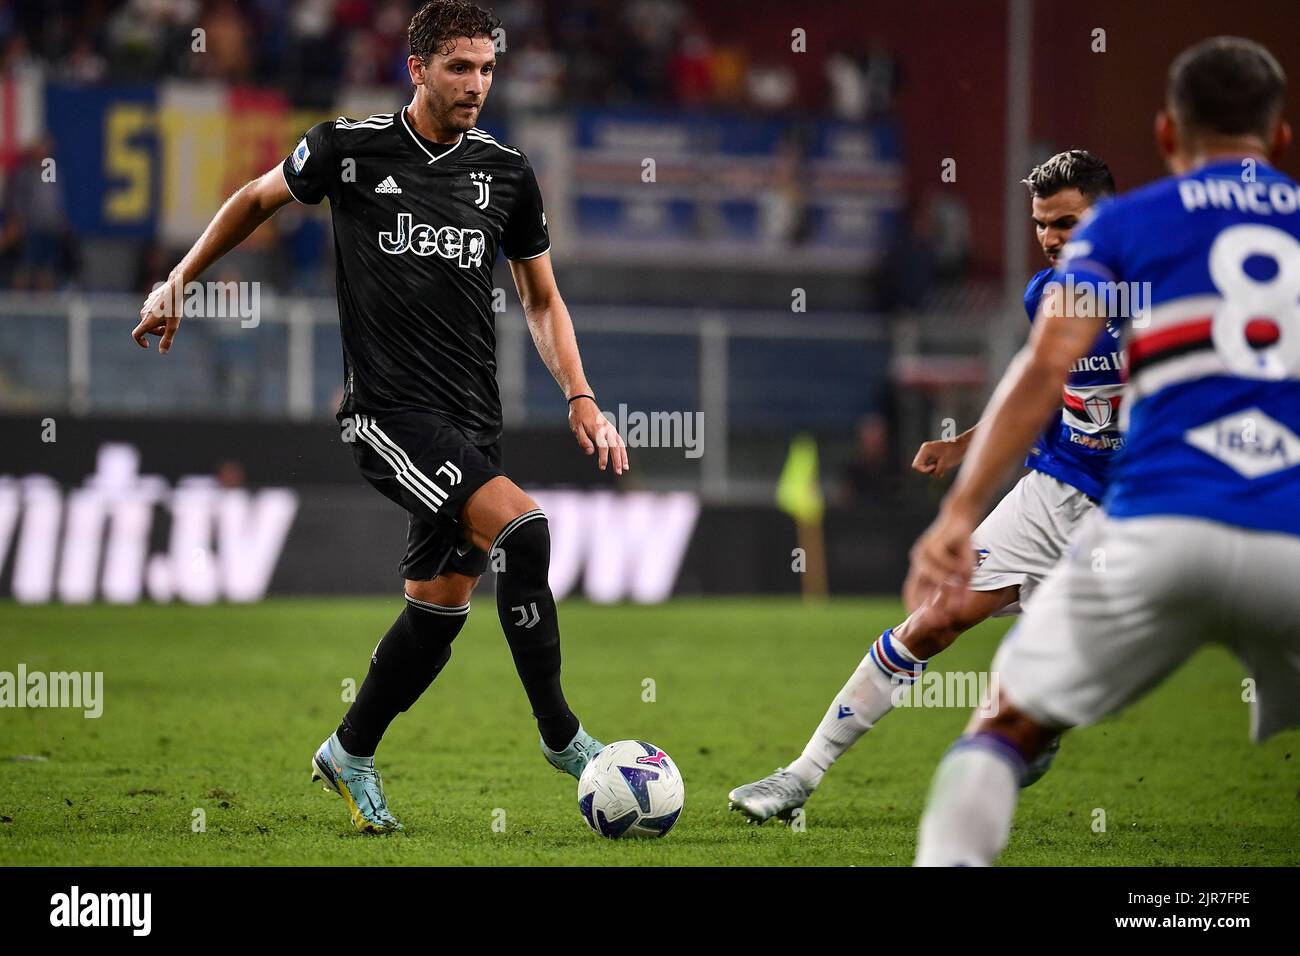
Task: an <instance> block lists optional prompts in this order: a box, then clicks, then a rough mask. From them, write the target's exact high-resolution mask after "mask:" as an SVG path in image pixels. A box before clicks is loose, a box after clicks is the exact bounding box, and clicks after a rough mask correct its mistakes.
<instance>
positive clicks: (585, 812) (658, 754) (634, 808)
mask: <svg viewBox="0 0 1300 956" xmlns="http://www.w3.org/2000/svg"><path fill="white" fill-rule="evenodd" d="M685 799H686V787H685V785H684V784H683V783H682V775H681V774H680V773H678V772H677V765H676V764H675V763H673V761H672V759H671V758H670V757H669V756H668V755H667V754H666V753H664V752H663V751H662V750H660V749H659V748H658V747H656V746H655V745H654V744H648V743H646V742H645V741H642V740H616V741H614V742H613V743H612V744H606V745H605V747H604V748H603V749H602V750H601V751H600V753H598V754H596V756H595V757H593V758H592V760H591V762H590V763H588V764H587V766H586V769H584V770H583V771H582V776H581V777H580V778H578V809H579V810H581V811H582V818H583V819H584V820H586V821H587V826H589V827H591V828H592V829H593V830H595V831H596V832H597V833H599V834H600V835H601V836H603V837H609V838H610V839H611V840H612V839H617V838H619V837H661V836H663V835H664V834H665V833H667V832H668V831H669V830H671V829H672V828H673V824H675V823H676V822H677V817H678V816H679V815H680V814H681V812H682V802H683V801H684V800H685Z"/></svg>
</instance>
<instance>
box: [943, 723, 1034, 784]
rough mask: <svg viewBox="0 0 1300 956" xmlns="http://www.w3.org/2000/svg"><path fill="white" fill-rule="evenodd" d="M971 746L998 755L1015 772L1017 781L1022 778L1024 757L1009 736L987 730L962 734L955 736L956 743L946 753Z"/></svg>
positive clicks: (967, 748)
mask: <svg viewBox="0 0 1300 956" xmlns="http://www.w3.org/2000/svg"><path fill="white" fill-rule="evenodd" d="M972 748H973V749H978V750H983V751H985V752H986V753H991V754H993V755H994V756H996V757H1000V758H1001V759H1002V760H1003V761H1005V762H1006V764H1007V765H1008V766H1009V767H1010V768H1011V769H1012V770H1013V771H1014V772H1015V775H1016V780H1017V781H1023V780H1024V778H1025V758H1024V756H1023V755H1022V754H1021V753H1020V750H1019V748H1017V747H1016V745H1015V744H1013V743H1012V742H1011V740H1010V739H1009V738H1007V737H1004V736H1003V735H1002V734H998V733H993V732H992V731H987V730H981V731H978V732H976V733H973V734H963V735H962V736H961V737H958V738H957V742H956V743H954V744H953V745H952V746H951V747H949V748H948V753H953V752H955V751H958V750H970V749H972Z"/></svg>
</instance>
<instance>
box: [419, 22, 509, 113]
mask: <svg viewBox="0 0 1300 956" xmlns="http://www.w3.org/2000/svg"><path fill="white" fill-rule="evenodd" d="M495 69H496V50H495V47H494V46H493V43H492V39H491V37H475V38H473V39H471V38H470V37H461V38H460V39H459V40H457V41H456V46H455V48H454V49H453V50H452V51H451V52H450V53H447V54H445V55H444V54H440V53H435V54H434V55H433V56H431V57H430V58H429V63H428V65H427V66H426V67H425V68H424V79H423V83H421V84H420V86H421V88H422V89H423V90H424V95H425V96H426V97H427V101H428V104H429V107H430V112H431V113H432V114H433V117H434V120H435V121H436V122H437V123H438V125H439V126H441V127H443V128H444V129H447V130H455V131H457V132H462V133H463V132H465V131H466V130H470V129H473V128H474V126H475V124H477V123H478V117H479V113H480V112H481V111H482V109H483V101H484V100H486V99H487V94H488V90H489V89H490V88H491V86H492V74H493V72H494V71H495Z"/></svg>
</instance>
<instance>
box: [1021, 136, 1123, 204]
mask: <svg viewBox="0 0 1300 956" xmlns="http://www.w3.org/2000/svg"><path fill="white" fill-rule="evenodd" d="M1020 181H1021V182H1022V183H1024V184H1025V185H1026V186H1028V187H1029V195H1031V196H1037V197H1038V198H1040V199H1046V198H1047V197H1048V196H1055V195H1056V194H1057V193H1059V192H1060V191H1061V190H1062V189H1077V190H1079V192H1081V193H1083V194H1084V195H1085V196H1087V197H1088V201H1089V202H1093V201H1095V200H1096V199H1097V197H1098V196H1113V195H1114V194H1115V177H1114V176H1112V175H1111V173H1110V167H1109V166H1107V165H1106V164H1105V163H1103V162H1102V161H1101V160H1100V159H1098V158H1097V157H1096V156H1094V155H1093V154H1092V153H1090V152H1088V151H1087V150H1086V149H1067V150H1066V151H1065V152H1063V153H1057V154H1056V155H1055V156H1053V157H1052V158H1051V159H1049V160H1047V161H1046V162H1043V163H1040V164H1039V165H1037V166H1035V167H1034V168H1033V169H1032V170H1030V173H1029V176H1028V178H1026V179H1022V180H1020Z"/></svg>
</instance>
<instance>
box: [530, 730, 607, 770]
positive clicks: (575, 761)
mask: <svg viewBox="0 0 1300 956" xmlns="http://www.w3.org/2000/svg"><path fill="white" fill-rule="evenodd" d="M539 743H540V744H541V745H542V756H544V757H545V758H546V760H547V762H548V763H550V765H551V766H552V767H554V768H555V769H556V770H563V771H564V772H565V773H568V774H572V775H573V776H575V777H581V776H582V771H583V770H584V769H586V766H587V764H588V763H590V762H591V758H592V757H594V756H596V754H598V753H600V751H601V748H603V747H604V746H605V745H604V744H602V743H601V742H600V741H599V740H597V739H596V738H595V737H593V736H591V734H589V733H587V732H586V731H585V730H583V729H582V725H581V724H579V725H578V732H577V733H576V734H574V735H573V739H572V740H570V741H569V746H567V747H565V748H564V749H563V750H561V751H558V752H557V751H554V750H552V749H551V748H550V747H548V746H546V741H545V740H540V741H539Z"/></svg>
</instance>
